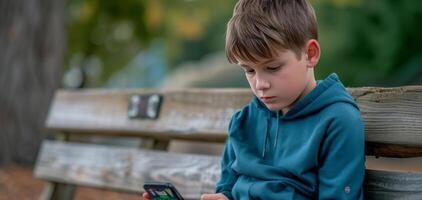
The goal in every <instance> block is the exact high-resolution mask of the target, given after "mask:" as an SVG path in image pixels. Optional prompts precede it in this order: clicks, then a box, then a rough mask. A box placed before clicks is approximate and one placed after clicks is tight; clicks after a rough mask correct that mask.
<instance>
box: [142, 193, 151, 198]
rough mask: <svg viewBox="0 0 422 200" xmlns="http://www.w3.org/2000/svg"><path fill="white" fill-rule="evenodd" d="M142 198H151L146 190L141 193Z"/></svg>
mask: <svg viewBox="0 0 422 200" xmlns="http://www.w3.org/2000/svg"><path fill="white" fill-rule="evenodd" d="M142 198H144V199H146V200H150V199H151V196H149V194H148V193H147V192H144V193H143V194H142Z"/></svg>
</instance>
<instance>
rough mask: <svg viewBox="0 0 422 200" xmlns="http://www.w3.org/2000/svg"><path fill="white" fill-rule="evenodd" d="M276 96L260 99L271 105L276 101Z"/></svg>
mask: <svg viewBox="0 0 422 200" xmlns="http://www.w3.org/2000/svg"><path fill="white" fill-rule="evenodd" d="M274 98H275V96H262V97H260V99H261V100H262V101H263V102H264V103H270V102H272V101H273V100H274Z"/></svg>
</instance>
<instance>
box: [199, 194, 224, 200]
mask: <svg viewBox="0 0 422 200" xmlns="http://www.w3.org/2000/svg"><path fill="white" fill-rule="evenodd" d="M201 200H229V199H228V198H227V197H226V196H224V194H221V193H218V194H203V195H201Z"/></svg>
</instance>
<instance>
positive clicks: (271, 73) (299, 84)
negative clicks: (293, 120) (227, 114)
mask: <svg viewBox="0 0 422 200" xmlns="http://www.w3.org/2000/svg"><path fill="white" fill-rule="evenodd" d="M306 57H307V56H306V55H305V53H302V55H301V56H300V58H299V59H298V57H297V56H296V54H295V53H294V52H293V51H291V50H285V51H280V52H278V54H277V56H275V57H274V58H271V59H267V60H261V61H259V62H258V63H254V62H249V61H242V60H238V61H239V62H238V64H239V65H240V66H241V67H242V68H243V70H244V71H245V75H246V78H247V80H248V82H249V85H250V87H251V89H252V91H253V93H254V94H255V95H256V96H257V97H258V98H259V99H260V100H261V101H262V102H263V103H264V104H265V105H266V106H267V108H268V109H270V110H272V111H279V110H282V111H283V113H286V112H287V111H288V110H289V109H290V108H291V107H293V105H294V104H295V103H296V102H297V101H298V100H299V99H301V98H303V97H304V96H305V95H306V94H307V93H308V92H309V91H311V90H312V89H313V88H314V87H315V84H316V83H315V78H314V75H313V67H308V66H309V63H308V61H307V60H308V59H307V58H306Z"/></svg>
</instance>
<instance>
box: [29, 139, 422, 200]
mask: <svg viewBox="0 0 422 200" xmlns="http://www.w3.org/2000/svg"><path fill="white" fill-rule="evenodd" d="M219 170H220V167H219V158H218V157H215V156H205V155H192V154H189V155H188V154H174V153H164V152H153V151H145V150H139V149H132V148H122V147H115V146H114V147H113V146H102V145H93V144H78V143H61V142H53V141H45V142H44V143H43V146H42V149H41V151H40V154H39V158H38V162H37V165H36V168H35V175H36V176H37V177H39V178H43V179H47V180H53V181H57V182H63V183H71V184H77V185H85V186H93V187H101V188H113V189H117V190H122V191H127V192H135V193H140V192H141V191H142V184H143V182H144V181H146V180H157V181H171V182H172V183H174V184H175V185H176V187H177V188H178V189H180V191H181V193H182V195H183V196H185V197H187V198H188V199H199V196H200V194H201V193H208V192H213V191H214V187H215V183H216V182H217V180H218V179H219ZM421 183H422V173H406V172H388V171H376V170H367V171H366V180H365V196H366V199H383V200H384V199H386V200H389V199H418V198H420V197H422V184H421Z"/></svg>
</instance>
